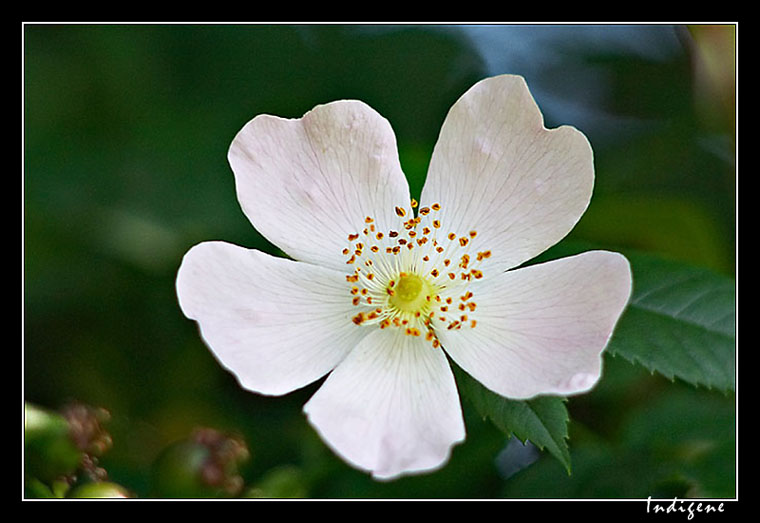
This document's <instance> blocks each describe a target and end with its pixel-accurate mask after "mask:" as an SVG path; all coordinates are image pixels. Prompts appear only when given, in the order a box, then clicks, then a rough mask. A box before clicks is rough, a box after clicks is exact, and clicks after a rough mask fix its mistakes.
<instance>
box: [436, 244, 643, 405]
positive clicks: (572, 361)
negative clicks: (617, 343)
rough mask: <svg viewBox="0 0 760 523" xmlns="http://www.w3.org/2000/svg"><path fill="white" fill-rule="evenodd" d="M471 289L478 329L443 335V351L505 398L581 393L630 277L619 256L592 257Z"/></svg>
mask: <svg viewBox="0 0 760 523" xmlns="http://www.w3.org/2000/svg"><path fill="white" fill-rule="evenodd" d="M471 289H473V293H474V294H475V297H476V298H475V299H476V300H477V312H478V314H477V318H478V323H477V327H475V328H473V329H462V330H460V331H446V330H444V331H442V332H440V333H439V335H438V337H439V339H440V340H441V343H442V344H443V346H444V348H445V350H446V352H447V353H448V354H449V355H450V356H451V358H452V359H453V360H454V361H455V362H456V363H457V364H458V365H459V366H460V367H462V368H463V369H464V370H465V371H467V372H468V373H469V374H470V375H472V376H473V377H474V378H475V379H477V380H478V381H480V382H481V383H482V384H483V385H485V386H486V387H487V388H489V389H491V390H493V391H494V392H496V393H498V394H501V395H502V396H506V397H508V398H515V399H525V398H530V397H533V396H535V395H537V394H559V395H568V394H575V393H580V392H585V391H587V390H589V389H590V388H591V387H593V386H594V384H595V383H596V381H597V380H598V379H599V377H600V374H601V365H602V361H601V353H602V351H603V350H604V348H605V346H606V345H607V342H608V340H609V338H610V336H611V334H612V330H613V329H614V327H615V324H616V322H617V320H618V318H619V317H620V315H621V313H622V311H623V308H624V307H625V305H626V303H627V302H628V298H629V297H630V293H631V272H630V266H629V264H628V260H626V259H625V257H623V256H622V255H620V254H617V253H612V252H606V251H591V252H587V253H584V254H579V255H577V256H571V257H568V258H562V259H559V260H554V261H551V262H547V263H542V264H538V265H533V266H528V267H524V268H520V269H516V270H513V271H509V272H505V273H502V274H500V275H498V276H496V277H494V278H490V279H489V280H488V281H485V282H483V283H480V282H478V283H477V284H473V285H472V287H471Z"/></svg>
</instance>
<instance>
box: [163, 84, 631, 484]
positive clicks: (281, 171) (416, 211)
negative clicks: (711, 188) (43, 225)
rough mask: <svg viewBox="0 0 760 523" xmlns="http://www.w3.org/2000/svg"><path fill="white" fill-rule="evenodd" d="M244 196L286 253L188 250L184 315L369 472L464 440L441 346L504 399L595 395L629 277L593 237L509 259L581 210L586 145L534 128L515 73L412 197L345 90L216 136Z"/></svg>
mask: <svg viewBox="0 0 760 523" xmlns="http://www.w3.org/2000/svg"><path fill="white" fill-rule="evenodd" d="M229 161H230V164H231V166H232V170H233V171H234V173H235V182H236V189H237V194H238V199H239V201H240V204H241V206H242V208H243V211H244V212H245V214H246V216H247V217H248V218H249V220H250V221H251V223H252V224H253V225H254V226H255V227H256V229H257V230H258V231H259V232H260V233H261V234H263V235H264V236H265V237H266V238H267V239H269V240H270V241H271V242H272V243H273V244H275V245H277V246H278V247H280V248H281V249H282V250H283V251H284V252H285V253H287V254H288V255H289V256H291V257H292V258H293V259H294V260H297V261H293V260H288V259H284V258H278V257H273V256H270V255H268V254H264V253H262V252H260V251H257V250H248V249H245V248H242V247H238V246H235V245H231V244H228V243H224V242H205V243H201V244H199V245H196V246H195V247H193V248H192V249H190V251H189V252H188V253H187V254H186V255H185V257H184V259H183V262H182V266H181V267H180V269H179V274H178V276H177V292H178V296H179V303H180V306H181V307H182V310H183V312H184V313H185V315H186V316H187V317H189V318H192V319H194V320H196V321H197V322H198V323H199V325H200V331H201V335H202V337H203V339H204V340H205V342H206V343H207V344H208V346H209V347H210V348H211V350H212V351H213V353H214V355H215V356H216V357H217V359H218V360H219V361H220V363H221V364H222V365H224V366H225V367H226V368H227V369H229V370H230V371H231V372H233V373H234V374H235V375H236V376H237V378H238V380H239V382H240V384H241V386H242V387H244V388H246V389H249V390H252V391H255V392H258V393H261V394H269V395H280V394H287V393H288V392H291V391H293V390H296V389H298V388H301V387H304V386H305V385H307V384H309V383H312V382H314V381H316V380H318V379H320V378H322V377H323V376H325V375H328V374H329V375H328V376H327V379H326V380H325V382H324V383H323V384H322V386H321V387H320V388H319V389H318V390H317V392H316V393H315V394H314V396H313V397H312V398H311V399H310V400H309V401H308V403H307V404H306V405H305V407H304V411H305V413H306V414H307V416H308V419H309V421H310V422H311V424H312V425H313V426H314V427H315V429H316V430H317V432H318V433H319V434H320V436H321V437H322V438H323V439H324V441H325V442H326V443H327V444H328V445H329V446H330V447H331V448H332V449H333V450H334V451H335V452H336V453H337V454H338V455H340V456H341V457H342V458H343V459H345V460H346V461H348V462H349V463H350V464H352V465H353V466H355V467H358V468H360V469H363V470H366V471H370V472H371V473H372V474H373V476H374V477H376V478H392V477H396V476H399V475H402V474H406V473H412V472H419V471H425V470H432V469H435V468H438V467H440V466H442V465H443V464H444V463H445V462H446V461H447V460H448V457H449V455H450V452H451V448H452V446H453V445H455V444H456V443H458V442H461V441H463V440H464V437H465V429H464V423H463V419H462V412H461V407H460V402H459V396H458V393H457V389H456V384H455V381H454V377H453V374H452V371H451V368H450V366H449V362H448V360H447V358H446V354H448V356H449V357H450V358H451V359H452V360H453V361H454V362H456V364H457V365H459V366H460V367H461V368H462V369H464V370H465V371H466V372H468V373H469V374H470V375H472V376H473V377H474V378H475V379H477V380H478V381H480V382H481V383H482V384H483V385H485V386H486V387H487V388H489V389H491V390H492V391H494V392H496V393H498V394H500V395H503V396H505V397H508V398H516V399H521V398H530V397H533V396H536V395H538V394H557V395H569V394H577V393H580V392H584V391H587V390H589V389H590V388H591V387H593V386H594V384H595V383H596V382H597V380H598V379H599V376H600V373H601V353H602V351H603V349H604V347H605V346H606V344H607V341H608V339H609V337H610V335H611V333H612V330H613V328H614V326H615V323H616V322H617V320H618V318H619V316H620V314H621V312H622V310H623V308H624V307H625V304H626V303H627V301H628V298H629V295H630V292H631V274H630V268H629V265H628V262H627V260H626V259H625V258H624V257H623V256H621V255H619V254H616V253H611V252H604V251H592V252H587V253H584V254H580V255H577V256H572V257H568V258H563V259H559V260H555V261H551V262H547V263H542V264H537V265H533V266H528V267H524V268H519V269H515V270H510V269H514V268H515V267H518V266H519V265H521V264H522V263H523V262H525V261H527V260H530V259H531V258H533V257H534V256H536V255H538V254H539V253H541V252H542V251H544V250H545V249H547V248H548V247H550V246H551V245H553V244H555V243H556V242H558V241H559V240H560V239H562V238H563V237H564V236H565V235H566V234H567V233H568V232H569V231H570V230H571V229H572V228H573V226H574V225H575V224H576V222H577V221H578V220H579V219H580V217H581V215H582V214H583V212H584V211H585V209H586V207H587V205H588V203H589V200H590V198H591V192H592V187H593V182H594V169H593V158H592V150H591V147H590V145H589V143H588V141H587V140H586V138H585V137H584V135H583V134H582V133H580V132H579V131H577V130H576V129H574V128H572V127H568V126H563V127H560V128H557V129H553V130H548V129H546V128H544V125H543V118H542V116H541V113H540V111H539V109H538V107H537V106H536V104H535V102H534V100H533V98H532V97H531V95H530V92H529V91H528V88H527V86H526V85H525V82H524V80H523V79H522V78H521V77H518V76H509V75H505V76H498V77H494V78H488V79H485V80H483V81H481V82H479V83H477V84H476V85H475V86H473V87H472V88H471V89H470V90H469V91H467V93H465V94H464V95H463V96H462V97H461V98H460V99H459V100H458V101H457V102H456V104H455V105H454V106H453V107H452V109H451V111H450V112H449V114H448V116H447V117H446V120H445V122H444V124H443V128H442V130H441V133H440V136H439V139H438V142H437V144H436V146H435V149H434V152H433V156H432V159H431V163H430V167H429V171H428V176H427V180H426V182H425V186H424V189H423V191H422V195H421V201H420V204H419V206H418V205H417V203H416V202H414V201H413V200H411V198H410V194H409V187H408V184H407V181H406V178H405V177H404V174H403V172H402V171H401V167H400V164H399V159H398V152H397V148H396V140H395V137H394V134H393V131H392V129H391V127H390V125H389V123H388V122H387V121H386V120H385V119H383V118H382V117H381V116H380V115H378V114H377V113H376V112H375V111H374V110H372V109H371V108H370V107H368V106H367V105H365V104H363V103H361V102H358V101H337V102H333V103H328V104H326V105H321V106H318V107H316V108H314V109H313V110H312V111H310V112H308V113H307V114H306V115H304V116H303V118H300V119H294V120H289V119H282V118H278V117H274V116H269V115H260V116H257V117H256V118H254V119H253V120H251V121H250V122H248V123H247V124H246V125H245V126H244V127H243V129H242V130H241V131H240V132H239V134H238V135H237V136H236V137H235V139H234V141H233V143H232V146H231V147H230V151H229Z"/></svg>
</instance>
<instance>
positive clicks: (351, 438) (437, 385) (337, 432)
mask: <svg viewBox="0 0 760 523" xmlns="http://www.w3.org/2000/svg"><path fill="white" fill-rule="evenodd" d="M304 412H306V414H307V415H308V418H309V421H310V422H311V423H312V425H314V427H315V428H316V430H317V431H318V432H319V434H320V435H321V436H322V438H323V439H324V440H325V441H326V442H327V444H328V445H329V446H330V447H331V448H332V449H333V450H334V451H335V452H336V453H337V454H339V455H340V456H341V457H343V458H344V459H345V460H347V461H348V462H349V463H351V464H353V466H355V467H358V468H360V469H364V470H367V471H371V472H372V474H373V476H374V477H376V478H378V479H390V478H393V477H396V476H399V475H401V474H405V473H412V472H418V471H425V470H432V469H435V468H438V467H440V466H442V465H443V464H444V463H445V462H446V461H447V460H448V458H449V454H450V451H451V447H452V446H453V445H454V444H456V443H458V442H460V441H462V440H463V439H464V435H465V433H464V421H463V419H462V411H461V407H460V404H459V396H458V394H457V390H456V384H455V382H454V377H453V374H452V372H451V368H450V367H449V364H448V361H447V360H446V356H445V355H444V354H443V352H441V351H440V350H437V349H433V348H432V347H431V346H430V343H428V342H425V341H424V339H422V338H417V337H414V336H405V335H404V334H403V332H401V331H400V330H399V329H388V330H379V329H376V330H374V331H372V333H371V334H369V335H368V336H367V337H366V338H364V340H362V342H361V343H360V344H359V345H358V346H357V347H356V349H355V350H354V351H352V352H351V354H349V355H348V357H347V358H346V359H345V360H344V361H343V362H341V364H340V365H338V367H337V368H336V369H335V370H334V371H333V372H332V373H331V374H330V375H329V376H328V378H327V380H326V381H325V383H324V384H323V385H322V387H321V388H320V389H319V390H318V391H317V392H316V393H315V394H314V396H313V397H312V398H311V399H310V400H309V402H308V403H307V404H306V405H305V406H304Z"/></svg>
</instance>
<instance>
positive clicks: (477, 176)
mask: <svg viewBox="0 0 760 523" xmlns="http://www.w3.org/2000/svg"><path fill="white" fill-rule="evenodd" d="M593 183H594V166H593V153H592V150H591V146H590V145H589V143H588V140H587V139H586V137H585V136H584V135H583V134H582V133H581V132H580V131H578V130H576V129H574V128H572V127H569V126H562V127H559V128H557V129H552V130H548V129H546V128H545V127H544V125H543V117H542V115H541V112H540V111H539V109H538V106H537V105H536V102H535V101H534V100H533V97H532V96H531V94H530V92H529V91H528V87H527V85H526V84H525V81H524V80H523V78H522V77H519V76H511V75H503V76H497V77H493V78H488V79H485V80H482V81H480V82H478V83H477V84H475V85H474V86H473V87H472V88H470V90H468V91H467V92H466V93H465V94H464V95H463V96H462V97H461V98H460V99H459V100H458V101H457V102H456V103H455V104H454V106H453V107H452V108H451V110H450V111H449V114H448V115H447V117H446V120H445V122H444V124H443V127H442V129H441V133H440V136H439V138H438V142H437V143H436V146H435V149H434V150H433V156H432V159H431V162H430V167H429V170H428V176H427V180H426V181H425V186H424V188H423V191H422V196H421V204H424V205H426V206H427V205H432V204H433V203H439V204H441V206H442V208H441V211H440V213H439V215H438V216H436V218H437V219H439V220H441V222H442V223H443V224H444V225H443V226H444V227H446V228H447V231H448V230H451V231H454V232H456V233H457V234H465V233H467V232H468V231H477V233H478V236H477V238H476V240H475V241H474V242H473V243H477V245H476V246H474V247H473V248H475V249H478V250H486V249H488V250H490V251H491V252H492V253H493V256H492V258H491V259H490V260H488V261H487V262H486V265H491V266H493V265H495V266H497V267H498V268H499V269H501V270H505V269H509V268H512V267H516V266H517V265H519V264H521V263H523V262H525V261H527V260H529V259H531V258H533V257H534V256H536V255H537V254H540V253H541V252H543V251H544V250H546V249H547V248H548V247H550V246H552V245H553V244H555V243H556V242H558V241H559V240H560V239H562V238H563V237H564V236H565V235H566V234H567V233H568V232H570V230H571V229H572V228H573V227H574V226H575V224H576V223H577V221H578V220H579V219H580V217H581V215H582V214H583V212H584V211H585V210H586V207H587V206H588V203H589V200H590V198H591V192H592V188H593Z"/></svg>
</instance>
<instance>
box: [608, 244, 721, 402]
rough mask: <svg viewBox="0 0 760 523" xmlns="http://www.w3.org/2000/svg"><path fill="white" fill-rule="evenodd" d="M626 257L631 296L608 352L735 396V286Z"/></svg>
mask: <svg viewBox="0 0 760 523" xmlns="http://www.w3.org/2000/svg"><path fill="white" fill-rule="evenodd" d="M627 256H628V259H629V260H630V262H631V267H632V270H633V287H634V289H633V295H632V297H631V302H630V304H629V306H628V308H627V310H626V312H625V313H624V314H623V316H622V318H621V319H620V322H619V323H618V326H617V328H616V329H615V333H614V335H613V338H612V339H611V340H610V343H609V345H608V347H607V350H608V351H609V352H610V353H611V354H613V355H620V356H622V357H624V358H625V359H627V360H629V361H631V362H633V363H638V364H641V365H643V366H644V367H646V368H647V369H649V370H650V371H656V372H659V373H660V374H662V375H664V376H666V377H667V378H669V379H671V380H672V379H674V378H676V377H677V378H680V379H682V380H684V381H686V382H688V383H690V384H692V385H701V386H705V387H707V388H711V389H718V390H721V391H728V390H734V388H735V354H736V334H735V328H736V289H735V284H734V281H733V280H732V279H731V278H728V277H726V276H722V275H720V274H717V273H714V272H712V271H709V270H707V269H703V268H699V267H693V266H689V265H685V264H682V263H679V262H674V261H669V260H664V259H659V258H655V257H651V256H647V255H641V254H635V255H630V254H629V255H627Z"/></svg>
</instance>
